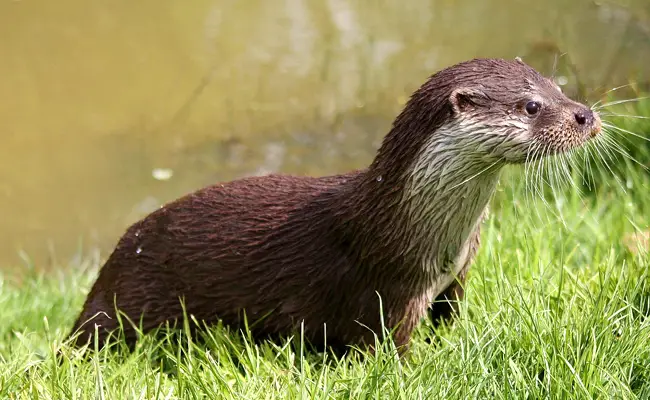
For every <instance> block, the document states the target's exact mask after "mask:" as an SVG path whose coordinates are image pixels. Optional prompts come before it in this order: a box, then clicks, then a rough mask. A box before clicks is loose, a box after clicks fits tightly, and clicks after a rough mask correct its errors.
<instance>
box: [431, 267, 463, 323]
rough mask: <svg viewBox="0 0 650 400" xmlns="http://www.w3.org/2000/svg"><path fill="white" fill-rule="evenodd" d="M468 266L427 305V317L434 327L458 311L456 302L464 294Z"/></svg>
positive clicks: (449, 319)
mask: <svg viewBox="0 0 650 400" xmlns="http://www.w3.org/2000/svg"><path fill="white" fill-rule="evenodd" d="M468 267H469V265H467V266H466V267H465V268H463V270H462V271H461V272H460V274H459V275H458V278H457V279H456V280H454V281H453V282H452V283H451V284H450V285H449V286H448V287H447V289H445V290H444V291H443V292H442V293H440V294H439V295H438V297H436V298H435V300H434V301H433V303H431V306H429V317H430V318H431V321H432V322H433V326H434V327H437V326H439V325H440V323H442V322H443V321H451V320H452V318H453V317H454V316H455V315H456V313H457V312H458V304H459V302H460V301H461V300H463V297H464V296H465V290H464V289H463V285H464V284H465V277H466V275H467V270H468V269H469V268H468Z"/></svg>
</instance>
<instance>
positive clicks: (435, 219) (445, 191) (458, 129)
mask: <svg viewBox="0 0 650 400" xmlns="http://www.w3.org/2000/svg"><path fill="white" fill-rule="evenodd" d="M481 134H482V132H468V129H467V127H466V126H462V125H459V124H448V125H443V126H442V127H440V128H439V129H438V130H436V131H435V132H433V133H432V134H430V135H428V136H427V138H426V140H423V141H422V142H420V143H419V144H420V146H419V147H418V148H417V150H413V152H412V154H409V155H406V154H391V152H390V149H396V148H397V146H390V144H385V145H384V146H383V147H382V149H380V151H379V154H378V156H377V159H376V161H375V163H373V165H372V166H371V167H370V168H369V169H368V170H367V171H366V185H370V186H372V188H370V189H369V192H371V193H375V196H373V197H372V198H373V199H374V200H373V204H374V206H375V207H376V209H375V210H374V212H370V213H369V214H370V215H373V216H374V217H375V218H376V220H382V219H383V220H384V222H382V224H384V226H382V227H381V230H380V231H379V232H376V234H378V236H381V237H379V238H377V240H378V241H379V242H380V243H382V242H385V241H388V240H389V241H392V242H393V243H394V244H393V246H398V249H396V250H397V252H398V253H399V254H401V255H402V256H403V257H406V259H407V260H409V263H412V264H415V265H414V266H415V267H416V268H417V269H418V270H420V271H425V272H427V273H429V274H432V275H439V274H440V272H442V271H444V270H447V269H448V268H450V267H451V268H453V267H452V265H451V263H453V262H454V261H456V260H457V258H458V257H461V258H463V257H464V254H465V253H466V250H467V248H466V246H465V245H466V244H467V242H468V238H469V237H470V235H471V234H472V232H474V230H475V229H476V228H477V224H478V223H480V220H481V219H482V215H483V213H484V211H485V209H486V207H487V204H488V202H489V200H490V197H491V195H492V194H493V193H494V190H495V187H496V184H497V181H498V177H499V172H500V169H501V167H502V164H501V163H500V162H499V161H498V160H495V159H490V158H489V157H485V156H481V155H480V154H479V153H478V152H477V149H478V148H479V147H480V139H478V138H480V137H481ZM389 137H390V136H389ZM382 150H384V153H382ZM405 156H408V159H409V160H410V162H404V160H405V159H406V158H405ZM367 190H368V187H367V186H366V191H367ZM369 206H370V207H372V205H369ZM369 223H373V222H372V220H369ZM460 261H461V263H462V261H464V260H462V259H461V260H460Z"/></svg>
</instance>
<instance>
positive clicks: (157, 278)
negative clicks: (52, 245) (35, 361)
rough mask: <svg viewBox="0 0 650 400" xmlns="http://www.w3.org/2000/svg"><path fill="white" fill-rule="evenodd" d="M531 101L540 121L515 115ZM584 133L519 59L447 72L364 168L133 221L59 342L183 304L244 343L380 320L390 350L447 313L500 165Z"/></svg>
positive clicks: (573, 113)
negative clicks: (237, 333)
mask: <svg viewBox="0 0 650 400" xmlns="http://www.w3.org/2000/svg"><path fill="white" fill-rule="evenodd" d="M531 99H532V100H531ZM533 101H534V102H538V103H539V102H542V103H543V106H544V107H545V108H543V110H544V112H545V113H542V112H540V111H535V112H534V113H533V114H531V113H530V112H529V111H531V110H532V109H533V108H535V107H533V106H530V103H531V102H533ZM522 107H523V108H525V114H524V111H523V109H522ZM535 124H538V125H535ZM599 129H600V127H599V122H598V119H597V116H595V115H594V114H592V113H591V111H589V110H588V109H587V108H585V107H584V106H582V105H580V104H578V103H575V102H572V101H571V100H569V99H567V98H566V97H564V95H562V94H561V92H560V91H559V90H558V89H557V86H555V85H554V84H553V83H552V82H551V81H549V80H547V79H546V78H543V77H541V76H540V75H539V74H537V72H535V71H534V70H533V69H532V68H530V67H528V66H526V65H525V64H523V63H522V62H520V61H504V60H473V61H470V62H467V63H462V64H459V65H457V66H454V67H451V68H448V69H446V70H443V71H441V72H439V73H438V74H436V75H434V76H433V77H432V78H431V79H430V80H429V81H427V83H425V85H423V86H422V87H421V88H420V89H419V90H418V91H416V92H415V93H414V95H413V97H412V98H411V100H410V101H409V104H407V106H406V107H405V109H404V111H403V112H402V113H401V114H400V115H399V116H398V118H397V119H396V120H395V122H394V124H393V128H392V129H391V132H390V133H389V134H388V135H387V136H386V138H385V139H384V142H383V144H382V146H381V148H380V149H379V151H378V154H377V157H376V158H375V160H374V161H373V163H372V164H371V165H370V167H368V168H367V169H365V170H361V171H355V172H350V173H348V174H343V175H337V176H330V177H321V178H310V177H294V176H283V175H270V176H264V177H250V178H245V179H240V180H236V181H232V182H228V183H224V184H217V185H214V186H210V187H207V188H204V189H201V190H199V191H197V192H195V193H192V194H190V195H187V196H185V197H182V198H180V199H178V200H176V201H174V202H172V203H169V204H167V205H165V206H163V207H161V208H160V209H159V210H157V211H155V212H154V213H152V214H150V215H149V216H147V217H146V218H144V219H143V220H141V221H139V222H137V223H135V224H134V225H133V226H131V227H130V228H129V229H128V230H127V232H126V233H125V234H124V236H123V237H122V238H121V239H120V241H119V243H118V245H117V247H116V248H115V250H114V251H113V253H112V254H111V255H110V257H109V259H108V260H107V262H106V264H105V265H104V266H103V268H102V269H101V271H100V273H99V276H98V278H97V281H96V282H95V285H94V286H93V288H92V290H91V292H90V293H89V295H88V298H87V299H86V303H85V304H84V309H83V310H82V312H81V314H80V316H79V318H78V320H77V322H76V323H75V326H74V328H73V333H74V332H75V331H77V330H80V331H81V336H80V338H79V339H78V340H77V343H85V342H86V341H87V340H88V339H91V338H92V337H93V335H94V332H95V325H97V326H98V332H99V334H100V337H99V339H100V343H103V341H104V340H105V338H106V336H107V334H108V333H109V332H110V331H112V330H114V329H116V328H117V327H118V321H117V318H116V314H115V307H116V306H117V308H118V309H119V310H120V311H121V312H123V313H125V314H126V315H127V316H128V317H129V318H130V319H131V320H132V321H133V322H135V323H136V324H139V322H140V319H142V326H143V328H144V330H145V331H148V330H150V329H153V328H155V327H157V326H160V325H161V324H163V323H165V322H166V321H175V320H179V319H181V318H182V316H183V305H184V307H185V311H186V312H187V314H188V315H193V316H194V317H195V318H196V319H198V320H200V321H201V320H202V321H205V322H207V323H214V322H216V321H218V320H222V321H223V322H224V323H225V324H226V325H229V326H232V327H234V328H242V327H243V324H244V315H245V317H246V320H247V323H248V326H249V327H250V329H251V331H252V333H253V335H254V336H256V337H267V336H271V337H274V336H284V335H290V334H293V333H296V332H300V331H301V329H303V331H304V333H305V338H306V339H307V340H308V341H309V342H311V343H312V344H313V345H316V346H319V347H320V346H322V345H323V344H325V343H327V344H328V345H331V346H334V347H345V346H346V345H371V344H372V343H373V341H374V337H373V335H374V334H377V335H381V320H382V319H381V318H382V315H383V318H384V323H385V326H386V328H388V329H393V328H396V329H395V332H394V339H395V341H396V343H397V344H398V345H400V346H402V345H406V344H407V343H408V341H409V338H410V335H411V332H412V330H413V329H414V328H415V326H416V325H417V323H418V322H419V321H420V320H421V318H422V317H423V316H425V315H426V313H427V309H429V310H430V313H431V316H432V317H434V319H436V320H437V319H438V318H447V317H449V316H450V315H451V314H452V313H453V311H454V305H453V304H452V302H453V301H454V300H458V299H459V298H461V297H462V294H463V291H462V286H461V285H462V283H463V281H464V279H465V275H466V273H467V270H468V268H469V266H470V264H471V261H472V259H473V258H474V256H475V254H476V252H477V249H478V246H479V236H480V231H479V229H480V228H479V227H480V222H481V220H482V218H483V215H484V213H485V209H486V207H487V204H488V201H489V199H490V196H491V195H492V193H493V191H494V188H495V186H496V183H497V180H498V175H499V170H500V168H501V167H502V166H503V165H505V164H507V163H520V162H523V161H525V160H526V159H527V158H529V157H538V156H545V155H549V154H553V153H555V152H560V151H564V150H566V149H569V148H572V147H575V146H578V145H580V144H582V143H583V142H585V141H586V140H588V139H589V138H590V137H592V136H593V135H595V132H597V131H598V130H599ZM181 300H182V301H183V305H182V304H181ZM435 300H438V301H436V302H435V303H434V304H433V305H432V302H433V301H435ZM446 300H449V301H446ZM380 307H381V308H380ZM125 328H126V332H125V334H126V339H127V340H128V341H130V342H132V341H134V340H135V334H134V331H133V330H132V329H130V328H129V326H128V324H126V326H125Z"/></svg>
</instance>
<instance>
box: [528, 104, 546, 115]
mask: <svg viewBox="0 0 650 400" xmlns="http://www.w3.org/2000/svg"><path fill="white" fill-rule="evenodd" d="M540 108H542V105H541V104H539V103H538V102H536V101H529V102H528V103H526V112H527V113H528V115H535V114H537V113H538V112H539V109H540Z"/></svg>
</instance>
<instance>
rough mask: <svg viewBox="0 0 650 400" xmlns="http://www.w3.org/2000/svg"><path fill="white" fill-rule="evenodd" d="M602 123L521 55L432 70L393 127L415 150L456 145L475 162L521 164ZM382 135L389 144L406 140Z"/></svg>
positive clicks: (582, 138)
mask: <svg viewBox="0 0 650 400" xmlns="http://www.w3.org/2000/svg"><path fill="white" fill-rule="evenodd" d="M600 129H601V123H600V118H599V116H598V115H597V114H596V113H595V112H593V111H592V110H591V109H590V108H589V107H587V106H585V105H583V104H580V103H577V102H575V101H573V100H571V99H569V98H568V97H566V96H565V95H564V94H563V93H562V91H561V90H560V88H559V87H558V86H557V85H556V84H555V83H554V82H553V81H552V80H551V79H548V78H546V77H544V76H542V75H540V74H539V73H538V72H537V71H536V70H535V69H533V68H531V67H530V66H528V65H526V64H525V63H523V62H522V61H521V60H519V59H516V60H500V59H475V60H471V61H467V62H463V63H460V64H456V65H454V66H452V67H449V68H446V69H444V70H441V71H440V72H438V73H436V74H435V75H433V76H432V77H431V78H430V79H429V80H428V81H427V82H426V83H425V84H424V85H422V87H420V88H419V89H418V90H417V91H416V92H415V93H414V94H413V96H412V97H411V99H410V100H409V102H408V104H407V105H406V107H405V109H404V110H403V112H402V114H400V116H399V117H398V118H397V120H396V121H395V125H394V128H393V131H394V132H393V133H394V134H395V136H398V135H401V136H409V139H408V140H410V141H411V142H412V143H417V144H416V145H415V146H417V147H419V148H420V150H422V148H425V147H426V148H428V150H429V151H432V150H434V149H435V150H436V151H438V150H444V149H445V148H448V146H454V147H456V148H458V147H459V146H460V147H462V149H463V150H462V151H463V153H465V154H466V155H467V156H468V157H471V158H472V159H474V160H478V159H482V160H484V161H486V162H495V161H499V160H500V161H503V162H505V163H520V162H524V161H526V160H527V159H531V158H533V157H539V156H546V155H551V154H557V153H561V152H565V151H567V150H570V149H573V148H576V147H579V146H581V145H583V144H584V143H585V142H587V141H588V140H589V139H591V138H593V137H595V136H596V135H598V133H599V132H600ZM405 132H408V134H407V135H404V133H405ZM436 135H440V136H439V137H436ZM441 136H444V138H443V137H441ZM387 139H388V142H387V143H385V144H386V145H387V148H389V147H393V146H390V145H391V142H394V141H395V142H396V141H400V142H402V146H403V145H404V144H403V143H404V141H405V140H407V139H404V138H402V139H398V138H397V137H392V138H387ZM433 142H436V143H433ZM393 144H395V143H393ZM432 144H433V145H432ZM420 154H421V153H420Z"/></svg>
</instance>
